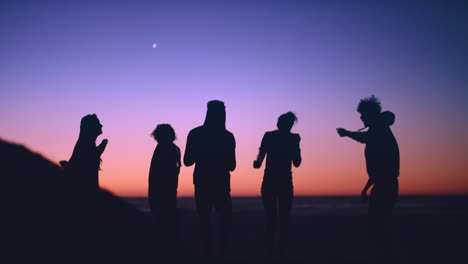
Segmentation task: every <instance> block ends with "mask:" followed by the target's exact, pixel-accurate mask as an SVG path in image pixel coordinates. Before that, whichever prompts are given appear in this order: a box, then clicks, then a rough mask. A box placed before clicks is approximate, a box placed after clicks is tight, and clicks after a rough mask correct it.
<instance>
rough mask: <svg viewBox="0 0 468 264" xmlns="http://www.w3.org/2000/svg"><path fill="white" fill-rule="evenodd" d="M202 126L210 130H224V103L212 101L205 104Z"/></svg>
mask: <svg viewBox="0 0 468 264" xmlns="http://www.w3.org/2000/svg"><path fill="white" fill-rule="evenodd" d="M207 108H208V109H207V111H206V118H205V123H204V125H205V126H207V127H211V128H219V129H226V108H225V106H224V102H222V101H218V100H213V101H209V102H208V104H207Z"/></svg>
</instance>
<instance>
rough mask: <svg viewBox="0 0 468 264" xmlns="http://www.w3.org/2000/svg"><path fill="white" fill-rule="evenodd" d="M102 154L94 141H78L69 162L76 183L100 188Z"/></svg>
mask: <svg viewBox="0 0 468 264" xmlns="http://www.w3.org/2000/svg"><path fill="white" fill-rule="evenodd" d="M101 154H102V153H101V152H100V150H99V149H98V147H96V143H95V142H94V140H86V139H81V138H79V139H78V141H77V142H76V145H75V148H74V149H73V154H72V156H71V158H70V161H69V166H70V169H71V171H70V172H71V175H72V177H74V178H75V182H76V183H78V184H80V185H83V186H88V187H96V188H97V187H98V186H99V179H98V175H99V167H100V164H101Z"/></svg>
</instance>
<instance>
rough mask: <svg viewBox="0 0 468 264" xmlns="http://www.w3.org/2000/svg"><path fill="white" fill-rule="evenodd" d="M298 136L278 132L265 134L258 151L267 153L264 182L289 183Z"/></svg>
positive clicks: (296, 150) (297, 145) (297, 148)
mask: <svg viewBox="0 0 468 264" xmlns="http://www.w3.org/2000/svg"><path fill="white" fill-rule="evenodd" d="M299 140H300V138H299V135H298V134H294V133H288V132H280V131H279V130H275V131H270V132H266V133H265V135H264V136H263V139H262V144H261V146H260V151H264V152H266V153H267V157H266V167H265V177H264V181H267V182H268V181H272V182H277V181H279V182H283V181H290V180H291V179H292V178H291V162H292V160H293V159H294V157H295V156H296V155H297V153H298V152H299Z"/></svg>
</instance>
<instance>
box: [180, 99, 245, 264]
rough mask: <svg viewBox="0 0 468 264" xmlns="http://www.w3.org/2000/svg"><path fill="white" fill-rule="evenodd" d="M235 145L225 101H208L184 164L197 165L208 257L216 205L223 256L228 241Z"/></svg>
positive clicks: (191, 135) (195, 181) (190, 139)
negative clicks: (227, 128) (231, 173)
mask: <svg viewBox="0 0 468 264" xmlns="http://www.w3.org/2000/svg"><path fill="white" fill-rule="evenodd" d="M235 147H236V141H235V139H234V135H233V134H232V133H231V132H229V131H228V130H226V110H225V106H224V103H223V102H221V101H218V100H214V101H210V102H208V110H207V113H206V118H205V122H204V124H203V125H202V126H199V127H196V128H194V129H192V130H191V131H190V133H189V134H188V136H187V145H186V148H185V153H184V164H185V166H187V167H188V166H192V165H193V164H195V170H194V172H193V184H194V186H195V203H196V207H197V213H198V215H199V217H200V234H201V240H202V248H203V250H204V252H203V253H204V256H205V257H207V258H210V257H211V254H212V241H211V224H210V215H211V210H212V208H213V207H214V208H215V209H216V212H217V214H218V216H219V220H220V221H219V225H218V227H219V228H218V238H219V239H218V241H217V243H216V244H217V245H218V251H217V254H218V256H219V257H221V258H222V257H224V254H225V250H226V248H227V244H228V241H229V237H230V233H231V222H232V220H231V217H232V201H231V194H230V191H231V186H230V179H231V175H230V172H231V171H234V169H235V168H236V157H235Z"/></svg>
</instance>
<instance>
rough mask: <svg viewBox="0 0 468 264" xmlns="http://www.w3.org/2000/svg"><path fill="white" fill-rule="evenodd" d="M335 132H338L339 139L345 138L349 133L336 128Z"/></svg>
mask: <svg viewBox="0 0 468 264" xmlns="http://www.w3.org/2000/svg"><path fill="white" fill-rule="evenodd" d="M336 132H338V135H340V137H345V136H347V135H348V134H349V131H348V130H346V129H344V128H337V129H336Z"/></svg>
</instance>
